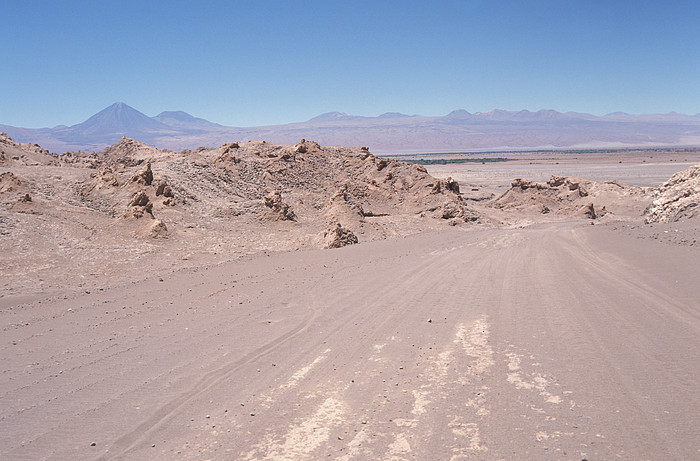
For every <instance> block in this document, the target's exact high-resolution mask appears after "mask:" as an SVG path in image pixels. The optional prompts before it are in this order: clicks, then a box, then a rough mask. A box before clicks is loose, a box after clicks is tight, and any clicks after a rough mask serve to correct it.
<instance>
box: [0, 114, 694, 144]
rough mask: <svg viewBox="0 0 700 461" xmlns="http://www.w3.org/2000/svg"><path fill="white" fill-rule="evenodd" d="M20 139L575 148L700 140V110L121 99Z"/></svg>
mask: <svg viewBox="0 0 700 461" xmlns="http://www.w3.org/2000/svg"><path fill="white" fill-rule="evenodd" d="M0 131H3V132H6V133H8V134H9V135H10V136H12V137H13V138H14V139H16V140H18V141H20V142H32V143H38V144H40V145H41V146H42V147H44V148H46V149H48V150H50V151H52V152H59V153H62V152H67V151H74V150H82V151H94V152H97V151H99V150H101V149H104V148H105V147H107V146H110V145H113V144H114V143H116V142H117V141H118V140H119V139H120V138H121V137H122V136H126V137H129V138H135V139H139V140H141V141H143V142H145V143H147V144H151V145H154V146H156V147H159V148H167V149H194V148H196V147H199V146H214V145H220V144H222V143H226V142H231V141H236V140H252V139H259V140H266V141H270V142H274V143H287V144H289V143H295V142H297V141H298V140H299V139H302V138H305V139H314V140H316V141H318V142H320V143H322V144H324V145H347V146H360V145H369V146H371V147H372V148H373V149H374V150H375V151H377V152H390V151H394V152H398V151H440V150H454V149H466V150H469V149H501V148H504V149H505V148H507V149H513V148H575V147H625V146H635V147H636V146H686V145H700V116H698V115H685V114H678V113H675V112H670V113H667V114H638V115H635V114H627V113H624V112H612V113H609V114H606V115H603V116H596V115H592V114H586V113H579V112H571V111H570V112H565V113H562V112H558V111H556V110H552V109H540V110H538V111H535V112H532V111H529V110H520V111H509V110H503V109H494V110H491V111H488V112H475V113H470V112H468V111H466V110H465V109H456V110H453V111H452V112H450V113H448V114H446V115H443V116H423V115H406V114H402V113H399V112H385V113H383V114H381V115H378V116H374V117H372V116H362V115H351V114H347V113H344V112H327V113H324V114H320V115H318V116H316V117H313V118H311V119H309V120H306V121H303V122H295V123H288V124H283V125H270V126H260V127H228V126H224V125H220V124H217V123H214V122H211V121H209V120H206V119H203V118H199V117H195V116H193V115H190V114H188V113H187V112H184V111H164V112H161V113H159V114H158V115H156V116H154V117H149V116H148V115H146V114H144V113H142V112H140V111H138V110H137V109H135V108H133V107H131V106H129V105H127V104H125V103H123V102H116V103H114V104H112V105H110V106H108V107H106V108H105V109H103V110H101V111H99V112H98V113H96V114H94V115H93V116H91V117H89V118H88V119H87V120H85V121H84V122H81V123H78V124H75V125H72V126H65V125H59V126H56V127H54V128H22V127H14V126H11V125H0Z"/></svg>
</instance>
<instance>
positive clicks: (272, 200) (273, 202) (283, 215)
mask: <svg viewBox="0 0 700 461" xmlns="http://www.w3.org/2000/svg"><path fill="white" fill-rule="evenodd" d="M265 206H266V207H267V208H268V209H269V211H270V212H271V213H269V214H268V215H269V216H272V218H273V219H278V220H281V221H295V220H296V216H294V212H293V211H292V210H291V209H290V208H289V205H287V204H286V203H284V202H283V201H282V193H281V192H280V191H278V190H275V191H270V192H269V193H268V194H267V195H265Z"/></svg>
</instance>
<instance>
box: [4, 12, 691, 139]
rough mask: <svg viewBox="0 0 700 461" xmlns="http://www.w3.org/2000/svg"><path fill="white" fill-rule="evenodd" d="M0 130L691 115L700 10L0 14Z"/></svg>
mask: <svg viewBox="0 0 700 461" xmlns="http://www.w3.org/2000/svg"><path fill="white" fill-rule="evenodd" d="M1 10H2V26H1V27H0V43H1V44H2V46H1V47H0V49H1V50H2V59H1V61H0V94H2V96H1V97H0V123H4V124H10V125H15V126H24V127H32V128H36V127H49V126H54V125H57V124H66V125H71V124H75V123H79V122H81V121H83V120H85V119H86V118H88V117H89V116H90V115H92V114H94V113H96V112H97V111H99V110H101V109H103V108H105V107H107V106H108V105H110V104H112V103H114V102H117V101H122V102H125V103H127V104H129V105H131V106H133V107H135V108H136V109H138V110H140V111H142V112H144V113H145V114H147V115H150V116H153V115H156V114H158V113H159V112H161V111H164V110H184V111H186V112H189V113H191V114H192V115H195V116H199V117H203V118H206V119H208V120H211V121H214V122H218V123H222V124H225V125H232V126H254V125H263V124H277V123H288V122H294V121H303V120H306V119H309V118H311V117H313V116H315V115H318V114H320V113H323V112H330V111H336V110H337V111H341V112H347V113H350V114H357V115H379V114H381V113H383V112H389V111H392V112H403V113H407V114H421V115H444V114H446V113H448V112H449V111H451V110H453V109H458V108H463V109H466V110H468V111H470V112H485V111H489V110H491V109H494V108H499V109H507V110H520V109H529V110H533V111H534V110H538V109H542V108H547V109H555V110H558V111H562V112H565V111H578V112H590V113H593V114H597V115H603V114H605V113H608V112H613V111H624V112H629V113H664V112H670V111H676V112H681V113H686V114H696V113H700V2H698V1H697V0H692V1H680V0H679V1H669V2H665V1H661V0H655V1H647V0H603V1H598V0H580V1H579V0H571V1H567V0H547V1H538V0H529V1H525V0H522V1H498V0H484V1H476V0H474V1H471V0H465V1H381V0H373V1H349V0H348V1H333V0H321V1H303V0H299V1H292V0H288V1H265V0H257V1H255V0H250V1H191V0H187V1H180V0H167V1H148V0H140V1H130V0H128V1H125V0H120V1H107V0H104V1H94V0H90V1H59V0H56V1H50V0H45V1H32V0H22V1H11V0H3V1H2V9H1Z"/></svg>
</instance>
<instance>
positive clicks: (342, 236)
mask: <svg viewBox="0 0 700 461" xmlns="http://www.w3.org/2000/svg"><path fill="white" fill-rule="evenodd" d="M323 238H324V240H325V242H326V244H325V246H324V247H325V248H340V247H344V246H347V245H354V244H355V243H358V239H357V236H356V235H355V234H353V233H352V231H350V230H349V229H346V228H345V227H343V226H341V225H340V223H335V224H334V225H333V226H331V228H330V229H328V230H327V231H326V232H324V234H323Z"/></svg>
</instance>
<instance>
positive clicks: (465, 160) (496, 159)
mask: <svg viewBox="0 0 700 461" xmlns="http://www.w3.org/2000/svg"><path fill="white" fill-rule="evenodd" d="M509 160H510V159H509V158H505V157H490V158H450V159H445V158H440V159H424V158H419V159H418V160H414V163H419V164H421V165H447V164H451V163H494V162H507V161H509Z"/></svg>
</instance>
